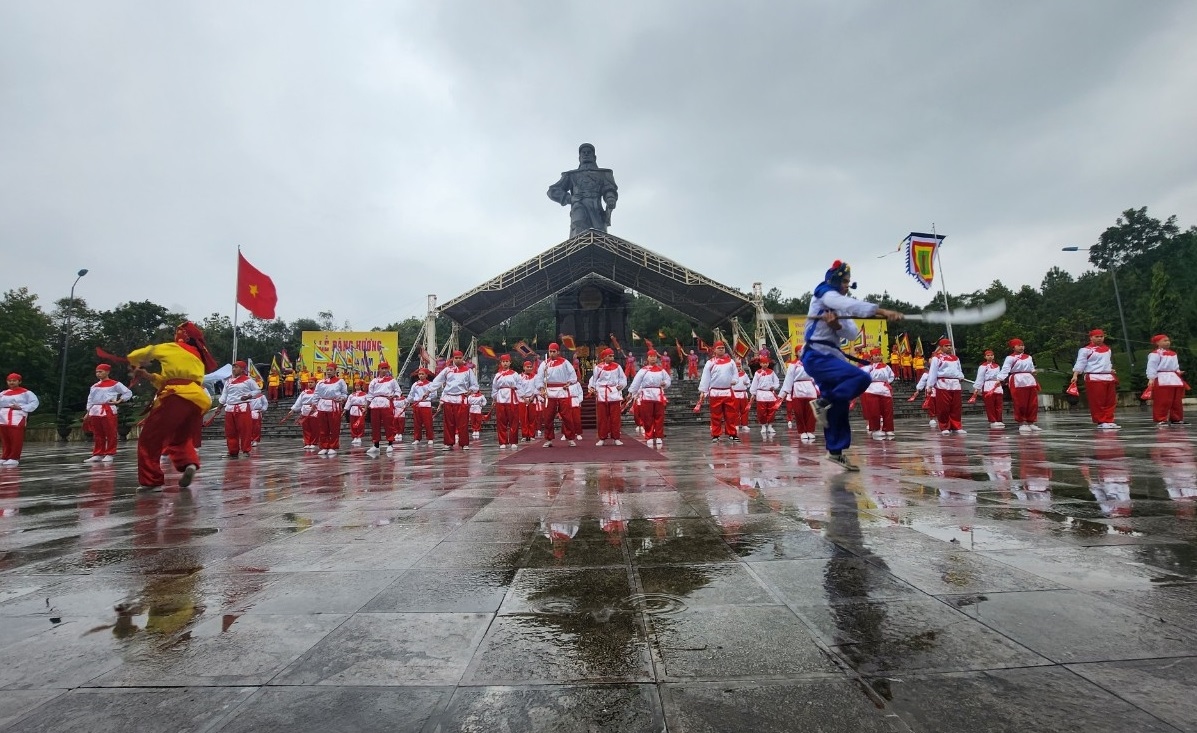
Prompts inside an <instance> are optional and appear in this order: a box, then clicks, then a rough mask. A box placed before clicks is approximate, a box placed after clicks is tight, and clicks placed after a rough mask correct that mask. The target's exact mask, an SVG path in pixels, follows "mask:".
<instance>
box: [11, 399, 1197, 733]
mask: <svg viewBox="0 0 1197 733" xmlns="http://www.w3.org/2000/svg"><path fill="white" fill-rule="evenodd" d="M1125 422H1137V421H1135V420H1133V419H1132V418H1130V417H1128V418H1127V419H1126V420H1125ZM903 427H904V428H905V429H904V430H903V431H902V432H900V433H899V439H898V440H896V441H892V442H890V441H871V440H865V441H862V442H860V443H859V444H858V445H857V446H856V448H855V449H854V453H855V457H856V460H857V461H858V462H859V463H860V464H861V465H862V468H863V470H862V472H861V473H859V474H840V473H837V471H836V469H834V468H832V467H830V466H828V465H827V464H824V463H822V462H821V461H820V460H819V458H820V456H821V453H820V451H819V450H818V448H817V447H811V446H803V445H797V444H796V443H795V446H791V444H790V442H789V440H788V436H786V435H784V434H782V435H779V436H778V438H777V440H775V441H771V442H770V443H768V444H765V445H760V444H759V443H758V442H757V441H756V440H754V439H753V437H751V436H750V437H747V438H746V439H745V442H744V444H743V445H739V446H731V445H727V444H718V445H711V444H709V443H708V442H707V441H706V440H705V437H704V434H703V431H702V430H701V429H687V428H671V434H670V437H669V445H668V446H666V447H665V448H664V449H662V450H663V451H664V453H665V454H666V455H667V456H668V460H667V461H660V462H652V463H625V464H574V465H571V464H538V465H520V466H510V467H500V466H496V460H497V458H499V457H500V456H501V454H500V453H499V451H498V450H497V448H496V446H495V445H493V441H488V440H487V439H486V437H484V439H483V441H482V446H481V449H480V450H474V451H471V452H470V453H458V452H453V453H450V454H445V453H442V452H441V451H433V450H431V449H414V450H413V449H412V448H410V447H404V448H403V449H401V450H399V451H397V452H396V453H395V454H394V456H393V457H386V456H384V457H382V458H380V459H374V458H368V457H367V456H366V455H365V454H364V452H362V451H359V450H350V451H347V452H344V453H342V454H341V455H338V456H337V457H336V458H335V459H331V460H328V459H324V458H320V457H318V456H312V455H304V454H303V452H302V450H296V448H297V446H295V445H292V444H282V443H278V444H274V443H269V442H268V443H267V444H265V445H263V446H262V448H261V450H260V452H259V455H255V456H254V457H253V458H251V459H249V460H238V461H223V460H221V459H220V458H219V457H218V456H219V454H220V453H221V452H222V451H220V450H219V446H214V445H209V446H207V447H205V449H204V452H203V456H204V458H205V460H206V461H207V463H206V464H205V466H204V468H203V470H202V471H201V473H200V475H199V477H198V478H197V480H196V482H195V484H194V485H193V488H192V489H191V490H190V491H183V492H180V491H177V490H168V491H166V492H164V493H158V494H137V493H135V492H134V491H133V489H134V488H135V487H136V477H135V474H134V471H133V468H134V467H133V465H132V454H131V450H130V448H129V447H125V448H123V449H122V454H121V456H120V457H119V458H118V460H117V462H116V463H115V464H114V465H113V464H87V465H83V464H81V463H79V461H80V460H81V458H82V456H81V455H77V454H79V453H80V450H79V448H78V447H77V446H71V447H70V449H67V448H66V447H63V446H50V445H46V446H42V445H34V446H30V447H27V454H26V459H25V460H23V461H22V463H21V465H20V466H19V467H18V468H13V469H5V470H4V471H3V472H0V654H2V658H3V659H4V661H5V663H4V664H3V665H0V730H5V731H7V730H15V731H26V730H29V731H32V730H50V729H53V730H55V731H71V730H86V731H122V732H123V731H137V730H146V731H158V730H166V729H171V730H196V731H199V730H202V731H250V730H252V731H273V730H279V731H281V730H287V731H301V730H304V731H306V730H312V731H337V730H353V731H374V730H378V731H382V730H386V731H501V730H510V731H532V730H552V731H554V732H555V733H561V732H563V731H587V732H590V731H620V732H624V731H646V732H647V731H662V730H668V731H741V730H742V731H754V732H760V731H792V730H821V731H845V732H847V731H853V732H856V731H912V730H913V731H961V730H975V731H999V730H1001V731H1006V730H1018V731H1020V733H1021V732H1025V731H1061V730H1086V731H1115V730H1117V731H1124V730H1135V731H1177V730H1180V731H1194V730H1197V724H1194V722H1193V721H1194V720H1197V702H1194V701H1195V700H1197V696H1194V695H1192V693H1191V690H1192V688H1193V686H1194V683H1195V682H1197V623H1195V622H1197V606H1195V604H1194V601H1195V600H1197V521H1195V518H1197V461H1195V457H1194V455H1195V452H1194V439H1193V434H1191V433H1190V432H1188V431H1187V430H1185V429H1179V428H1178V429H1175V430H1157V429H1156V428H1154V427H1141V428H1128V429H1124V430H1122V431H1121V432H1119V433H1109V434H1105V433H1099V434H1095V433H1094V431H1093V430H1092V428H1091V427H1090V426H1089V425H1088V424H1087V423H1086V422H1085V421H1082V420H1080V419H1076V418H1071V417H1055V418H1053V419H1049V420H1048V422H1047V423H1046V428H1047V430H1046V431H1045V432H1043V433H1041V434H1038V435H1019V434H1017V433H1014V432H1013V431H1006V432H1004V433H989V432H988V431H985V430H984V429H983V428H982V427H980V426H971V425H970V426H969V427H970V428H974V427H975V428H977V429H976V430H972V431H970V432H969V434H968V435H967V436H951V437H945V436H940V435H939V434H937V433H935V432H934V431H931V430H929V429H927V428H922V427H920V426H918V425H917V423H912V424H909V425H906V426H903Z"/></svg>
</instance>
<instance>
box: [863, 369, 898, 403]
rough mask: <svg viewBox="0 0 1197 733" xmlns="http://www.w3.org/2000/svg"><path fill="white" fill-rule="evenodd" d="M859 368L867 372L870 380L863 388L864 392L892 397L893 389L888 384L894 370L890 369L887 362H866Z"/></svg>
mask: <svg viewBox="0 0 1197 733" xmlns="http://www.w3.org/2000/svg"><path fill="white" fill-rule="evenodd" d="M861 370H863V371H864V373H865V374H868V375H869V379H870V380H871V381H870V382H869V386H868V387H867V388H865V393H866V394H873V395H877V396H879V397H890V398H893V396H894V390H893V387H891V386H890V385H891V384H892V383H893V381H894V370H893V369H890V368H889V365H888V364H866V365H865V366H862V367H861Z"/></svg>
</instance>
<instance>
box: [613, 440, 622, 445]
mask: <svg viewBox="0 0 1197 733" xmlns="http://www.w3.org/2000/svg"><path fill="white" fill-rule="evenodd" d="M615 445H623V441H622V440H617V441H615Z"/></svg>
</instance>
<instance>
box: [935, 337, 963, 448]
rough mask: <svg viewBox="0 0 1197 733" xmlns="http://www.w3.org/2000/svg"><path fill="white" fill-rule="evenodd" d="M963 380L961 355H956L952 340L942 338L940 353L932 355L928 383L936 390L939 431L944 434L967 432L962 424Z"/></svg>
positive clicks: (936, 413)
mask: <svg viewBox="0 0 1197 733" xmlns="http://www.w3.org/2000/svg"><path fill="white" fill-rule="evenodd" d="M963 382H964V372H963V371H962V370H961V368H960V357H958V356H956V354H955V349H954V348H953V347H952V342H951V341H949V340H948V339H940V340H939V353H938V354H936V355H935V356H933V357H931V364H930V366H929V367H928V369H927V383H928V384H929V385H930V386H931V388H933V389H934V390H935V419H936V420H937V421H938V423H939V431H940V432H941V433H943V434H944V435H948V434H949V433H964V432H966V431H965V430H964V427H963V426H962V425H961V424H960V410H961V407H962V405H961V399H960V398H961V385H962V383H963Z"/></svg>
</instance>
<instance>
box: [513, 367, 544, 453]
mask: <svg viewBox="0 0 1197 733" xmlns="http://www.w3.org/2000/svg"><path fill="white" fill-rule="evenodd" d="M517 394H518V395H519V398H520V432H521V434H522V435H523V437H524V442H525V443H530V442H532V439H533V438H537V437H539V436H540V425H541V421H542V419H543V417H542V415H541V414H540V406H541V402H540V400H541V397H540V390H539V389H537V387H536V365H535V364H534V363H532V360H531V359H528V360H526V361H525V362H524V371H523V372H521V373H520V383H519V388H518V389H517Z"/></svg>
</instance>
